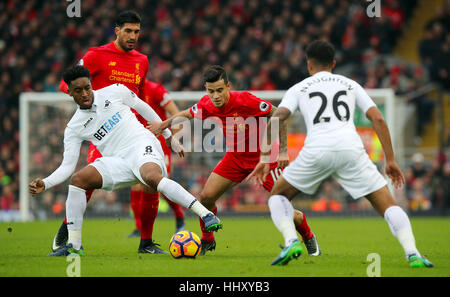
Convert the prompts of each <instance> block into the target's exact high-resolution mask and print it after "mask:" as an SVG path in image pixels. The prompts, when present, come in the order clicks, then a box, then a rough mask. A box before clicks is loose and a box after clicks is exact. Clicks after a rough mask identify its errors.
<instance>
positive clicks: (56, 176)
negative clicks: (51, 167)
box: [29, 128, 82, 196]
mask: <svg viewBox="0 0 450 297" xmlns="http://www.w3.org/2000/svg"><path fill="white" fill-rule="evenodd" d="M71 137H72V136H71V133H70V130H68V128H66V131H65V132H64V156H63V160H62V162H61V165H60V166H59V167H58V168H57V169H56V170H55V171H54V172H53V173H52V174H50V175H49V176H48V177H46V178H44V179H41V178H36V179H35V180H33V181H32V182H31V183H30V184H29V192H30V194H31V195H33V196H34V195H37V194H39V193H42V192H43V191H45V190H48V189H50V188H51V187H53V186H56V185H58V184H60V183H62V182H63V181H65V180H66V179H68V178H69V177H70V176H71V175H72V174H73V172H74V171H75V168H76V166H77V163H78V158H79V156H80V147H81V142H82V140H80V139H77V138H72V139H69V138H71Z"/></svg>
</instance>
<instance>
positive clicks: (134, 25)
mask: <svg viewBox="0 0 450 297" xmlns="http://www.w3.org/2000/svg"><path fill="white" fill-rule="evenodd" d="M140 23H141V18H140V16H139V15H138V14H137V13H136V12H134V11H124V12H122V13H120V14H119V15H118V17H117V19H116V27H115V33H116V39H115V40H114V41H112V42H110V43H108V44H106V45H102V46H99V47H91V48H90V49H89V51H88V52H87V53H86V54H85V55H84V56H83V57H82V59H81V60H80V61H79V63H78V64H80V65H83V66H85V67H86V68H88V69H89V72H90V75H91V83H92V88H93V89H94V90H97V89H101V88H104V87H106V86H109V85H112V84H115V83H121V84H123V85H125V86H126V87H127V88H129V89H130V90H131V91H133V92H134V93H136V94H138V96H139V97H140V98H144V86H145V81H146V76H147V72H148V68H149V66H148V58H147V56H146V55H144V54H142V53H140V52H138V51H137V50H135V48H136V46H137V41H138V39H139V34H140V30H141V25H140ZM60 90H61V91H63V92H66V93H67V84H66V83H65V82H64V81H61V84H60ZM133 112H134V113H135V114H136V115H137V113H136V112H135V111H134V110H133ZM141 123H142V124H143V125H146V124H147V123H146V121H144V120H143V118H142V117H141ZM99 157H101V154H100V152H99V151H98V150H97V148H96V147H95V146H94V145H93V144H92V143H90V145H89V153H88V163H92V162H94V161H95V160H96V159H97V158H99ZM92 192H93V190H89V191H87V192H86V199H87V201H89V200H90V198H91V196H92ZM130 196H131V200H132V201H133V200H137V201H142V202H141V203H140V208H141V209H145V210H148V211H145V212H142V211H139V213H141V214H143V217H144V219H142V218H140V216H136V217H138V218H140V219H141V222H142V223H141V224H142V227H141V229H142V230H145V232H143V233H144V234H141V242H140V245H139V250H138V251H139V252H140V253H167V252H164V251H163V250H161V249H160V248H159V247H158V246H157V244H155V243H154V242H153V239H152V232H153V224H154V221H155V219H156V215H157V208H158V203H159V199H158V192H155V191H153V190H151V189H150V188H149V187H144V186H143V185H135V186H133V187H132V188H131V192H130ZM141 197H143V198H142V199H141ZM155 209H156V211H155ZM66 223H67V221H66V220H64V222H63V224H62V225H61V227H60V229H59V231H58V233H57V234H56V236H55V237H54V239H53V244H52V250H53V251H55V250H57V249H58V248H60V247H61V246H64V245H65V242H66V241H67V225H66Z"/></svg>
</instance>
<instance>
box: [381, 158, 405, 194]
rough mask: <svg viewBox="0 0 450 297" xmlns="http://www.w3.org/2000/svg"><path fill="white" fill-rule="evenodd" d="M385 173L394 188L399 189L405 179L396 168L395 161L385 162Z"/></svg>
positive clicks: (398, 168)
mask: <svg viewBox="0 0 450 297" xmlns="http://www.w3.org/2000/svg"><path fill="white" fill-rule="evenodd" d="M385 171H386V174H387V176H388V177H389V178H390V179H391V180H392V183H393V185H394V187H396V188H397V189H400V188H401V187H402V185H403V184H404V183H405V177H404V176H403V173H402V171H401V170H400V167H399V166H398V164H397V162H395V161H390V162H386V169H385Z"/></svg>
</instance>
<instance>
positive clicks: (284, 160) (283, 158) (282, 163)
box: [278, 152, 289, 169]
mask: <svg viewBox="0 0 450 297" xmlns="http://www.w3.org/2000/svg"><path fill="white" fill-rule="evenodd" d="M288 165H289V154H288V153H287V152H283V153H280V154H279V155H278V167H280V168H281V169H283V168H286V167H287V166H288Z"/></svg>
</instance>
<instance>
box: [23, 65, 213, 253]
mask: <svg viewBox="0 0 450 297" xmlns="http://www.w3.org/2000/svg"><path fill="white" fill-rule="evenodd" d="M64 81H65V82H66V83H67V84H68V86H69V95H71V96H72V97H73V99H74V100H75V102H76V103H77V104H78V109H77V111H76V112H75V114H74V115H73V117H72V119H71V120H70V122H69V123H68V124H67V127H66V129H65V131H64V157H63V161H62V163H61V165H60V167H58V168H57V169H56V170H55V171H54V172H53V173H52V174H51V175H50V176H48V177H47V178H44V179H40V178H37V179H35V180H34V181H32V182H31V183H30V186H29V189H30V193H31V194H32V195H36V194H39V193H41V192H43V191H44V190H48V189H50V188H51V187H53V186H55V185H57V184H59V183H61V182H63V181H65V180H66V179H67V178H69V177H70V176H71V175H72V173H73V172H74V171H75V167H76V164H77V162H78V157H79V155H80V147H81V143H82V142H83V141H91V142H92V143H93V144H94V145H95V146H96V147H97V148H98V150H99V151H100V152H101V154H102V156H103V157H102V158H99V159H97V160H96V161H95V162H94V163H91V164H89V165H88V166H86V167H84V168H83V169H81V170H80V171H78V172H76V173H75V174H73V175H72V178H71V180H70V185H69V193H68V196H67V201H66V216H67V228H68V231H69V239H68V243H67V245H66V246H65V247H64V248H62V249H59V250H57V251H56V252H55V253H52V254H49V255H50V256H65V255H68V254H70V253H77V254H84V251H83V249H82V247H81V227H82V222H83V214H84V211H85V209H86V194H85V191H86V190H89V189H104V190H107V191H113V190H116V189H120V188H123V187H127V186H130V185H134V184H137V183H139V182H141V183H143V184H145V185H148V186H149V187H151V188H153V189H154V190H157V191H159V192H161V193H163V194H164V195H165V196H166V197H168V198H169V199H170V200H172V201H174V202H176V203H178V204H180V205H182V206H184V207H186V208H189V209H191V210H192V211H194V212H195V213H196V214H197V215H199V216H200V217H201V218H202V219H203V221H204V222H205V224H206V225H208V227H209V228H210V229H211V231H217V230H218V229H220V228H221V227H222V225H221V223H220V220H219V219H218V218H217V217H216V216H215V215H214V214H213V213H212V212H210V211H209V210H208V209H206V208H205V207H204V206H203V205H202V204H201V203H200V202H199V201H197V199H196V198H195V197H194V196H192V195H191V194H190V193H189V192H187V191H186V190H185V189H184V188H183V187H181V186H180V185H179V184H178V183H176V182H174V181H172V180H170V179H168V178H166V177H165V176H166V175H167V172H166V166H165V163H164V157H163V156H164V154H163V151H162V148H161V145H160V143H159V141H158V139H157V138H156V137H155V135H153V134H152V133H151V132H150V131H148V130H147V129H145V127H144V126H143V125H142V124H140V123H139V121H138V120H137V119H136V116H135V115H134V114H133V113H132V112H131V110H130V108H133V109H135V110H136V111H137V112H138V113H139V114H140V115H142V116H143V117H144V118H145V119H146V120H147V121H149V122H154V121H157V122H160V121H161V119H160V118H159V116H158V115H157V114H156V112H155V111H154V110H153V109H152V108H151V107H150V106H149V105H148V104H146V103H145V102H144V101H142V100H141V99H139V98H138V97H137V96H136V94H134V93H133V92H132V91H130V90H129V89H128V88H127V87H125V86H124V85H121V84H114V85H110V86H108V87H105V88H103V89H99V90H96V91H93V90H92V87H91V81H90V75H89V70H88V69H87V68H86V67H83V66H75V67H74V68H71V69H69V70H68V71H67V72H65V74H64ZM163 135H164V138H166V141H167V144H168V145H169V146H170V147H171V148H172V149H173V150H174V151H175V152H177V153H178V154H179V155H180V156H184V151H183V150H182V147H181V145H180V144H179V142H177V141H175V140H172V137H171V132H170V130H168V129H166V130H165V131H164V134H163Z"/></svg>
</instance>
